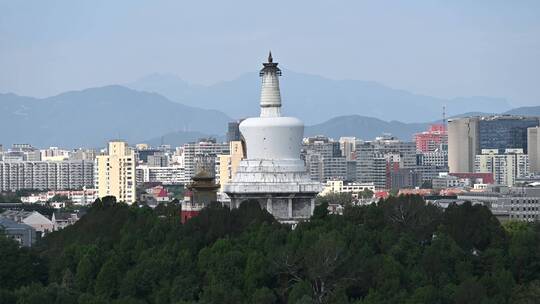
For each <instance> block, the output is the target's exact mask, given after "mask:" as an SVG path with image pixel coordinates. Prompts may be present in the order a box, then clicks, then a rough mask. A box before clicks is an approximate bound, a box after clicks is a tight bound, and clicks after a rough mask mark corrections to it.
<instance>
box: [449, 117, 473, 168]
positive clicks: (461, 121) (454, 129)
mask: <svg viewBox="0 0 540 304" xmlns="http://www.w3.org/2000/svg"><path fill="white" fill-rule="evenodd" d="M478 120H479V118H478V117H469V118H458V119H449V120H448V167H449V170H450V172H452V173H465V172H469V173H470V172H473V170H474V160H475V157H476V154H477V151H478V150H479V142H478Z"/></svg>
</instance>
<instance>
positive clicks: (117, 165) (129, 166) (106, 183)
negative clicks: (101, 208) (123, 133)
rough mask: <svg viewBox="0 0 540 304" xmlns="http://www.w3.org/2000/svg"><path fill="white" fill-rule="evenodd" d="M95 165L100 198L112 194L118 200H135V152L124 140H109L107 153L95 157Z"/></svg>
mask: <svg viewBox="0 0 540 304" xmlns="http://www.w3.org/2000/svg"><path fill="white" fill-rule="evenodd" d="M95 167H96V170H97V173H96V187H97V189H98V195H99V197H100V198H102V197H105V196H109V195H112V196H115V197H116V200H117V201H119V202H125V203H127V204H133V203H134V202H135V200H136V191H135V152H134V151H133V150H132V149H130V148H129V146H128V144H127V143H126V142H124V141H111V142H109V146H108V149H107V154H104V155H99V156H97V157H96V166H95Z"/></svg>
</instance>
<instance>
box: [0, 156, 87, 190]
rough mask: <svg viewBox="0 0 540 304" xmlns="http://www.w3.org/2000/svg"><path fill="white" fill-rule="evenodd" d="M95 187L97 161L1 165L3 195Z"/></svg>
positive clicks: (0, 163)
mask: <svg viewBox="0 0 540 304" xmlns="http://www.w3.org/2000/svg"><path fill="white" fill-rule="evenodd" d="M84 187H86V188H93V187H94V162H93V161H84V160H80V161H76V160H74V161H17V162H0V191H16V190H21V189H36V190H68V189H73V190H75V189H82V188H84Z"/></svg>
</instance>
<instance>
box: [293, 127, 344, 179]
mask: <svg viewBox="0 0 540 304" xmlns="http://www.w3.org/2000/svg"><path fill="white" fill-rule="evenodd" d="M301 158H302V159H304V161H305V163H306V169H307V171H308V173H309V175H310V178H311V180H313V181H319V182H323V183H324V182H326V181H328V180H335V179H339V180H348V179H347V178H348V177H350V176H351V175H352V173H354V172H351V171H350V165H349V166H348V162H347V159H346V157H345V156H342V150H341V149H340V143H339V142H335V141H334V140H333V139H331V138H328V137H326V136H321V135H319V136H314V137H308V138H305V139H304V140H303V144H302V150H301ZM348 168H349V170H348ZM353 180H354V179H353Z"/></svg>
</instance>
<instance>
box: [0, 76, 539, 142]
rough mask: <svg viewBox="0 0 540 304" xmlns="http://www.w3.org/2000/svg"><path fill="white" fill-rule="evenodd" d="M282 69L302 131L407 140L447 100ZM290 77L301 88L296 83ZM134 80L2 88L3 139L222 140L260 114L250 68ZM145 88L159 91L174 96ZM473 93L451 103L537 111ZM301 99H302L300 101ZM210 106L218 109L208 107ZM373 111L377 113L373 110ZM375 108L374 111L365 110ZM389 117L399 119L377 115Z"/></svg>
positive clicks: (287, 102)
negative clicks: (225, 76) (30, 90)
mask: <svg viewBox="0 0 540 304" xmlns="http://www.w3.org/2000/svg"><path fill="white" fill-rule="evenodd" d="M286 73H287V74H288V75H289V76H288V77H289V78H287V81H283V82H282V83H283V84H282V90H283V99H284V112H285V114H286V115H291V116H298V117H300V118H302V119H303V120H305V121H306V125H307V127H306V132H305V133H306V136H310V135H318V134H324V135H327V136H330V137H334V138H339V137H340V136H356V137H359V138H363V139H372V138H374V137H376V136H378V135H381V134H382V133H391V134H393V135H395V136H398V137H399V138H402V139H411V138H412V135H413V134H414V133H416V132H419V131H422V130H425V129H426V127H427V125H428V124H429V123H427V122H425V121H435V120H438V119H439V116H440V113H438V112H437V111H440V110H441V109H439V108H438V107H439V106H441V104H442V103H443V102H445V101H444V100H440V99H436V98H433V97H428V96H420V95H414V94H411V93H408V92H405V91H399V90H393V89H389V88H386V87H384V86H381V85H378V84H375V83H369V82H359V81H334V80H327V79H324V78H321V77H317V76H309V75H307V76H306V75H304V74H297V73H293V72H290V71H287V72H286ZM294 84H296V85H297V86H302V87H300V88H295V86H294ZM131 86H132V87H137V88H138V89H139V90H140V91H139V90H134V89H130V88H126V87H124V86H118V85H114V86H106V87H99V88H91V89H86V90H82V91H72V92H67V93H63V94H59V95H57V96H53V97H48V98H43V99H38V98H32V97H23V96H17V95H14V94H0V128H1V130H2V132H1V133H0V144H4V145H5V146H9V145H11V144H13V143H30V144H33V145H35V146H38V147H47V146H61V147H68V148H69V147H79V146H80V147H102V146H104V145H105V143H106V141H107V140H109V139H112V138H122V139H124V140H127V141H128V142H130V143H132V144H134V143H138V142H147V143H150V144H152V145H158V144H160V143H166V144H172V145H175V146H176V145H181V144H183V143H185V142H189V141H194V140H197V139H198V138H200V137H207V136H214V137H218V139H223V138H224V134H225V132H226V129H227V122H229V121H231V120H233V118H231V117H234V118H236V117H246V116H251V115H258V111H259V108H258V98H259V96H258V94H259V87H260V84H259V79H258V77H257V76H256V75H251V74H250V75H245V76H243V77H240V78H239V79H237V80H234V81H230V82H223V83H220V84H216V85H213V86H193V85H189V84H187V83H185V82H182V81H180V80H178V78H175V77H170V76H160V75H154V76H150V77H147V78H145V79H144V80H141V81H138V82H136V83H134V84H131ZM152 88H153V89H152ZM157 88H160V89H159V90H158V89H157ZM293 88H294V89H293ZM144 90H148V91H156V92H157V91H162V92H161V93H163V94H167V95H168V96H171V97H170V98H167V97H164V96H163V95H161V94H158V93H149V92H145V91H144ZM167 90H169V91H167ZM347 92H348V93H347ZM175 94H176V95H175ZM295 96H296V97H295ZM331 96H333V97H332V98H330V97H331ZM362 96H371V97H369V98H368V97H365V100H366V101H364V99H363V98H364V97H362ZM373 96H375V97H373ZM171 98H174V99H176V100H179V101H182V102H183V103H180V102H178V101H172V100H171ZM341 98H342V99H341ZM473 99H474V100H476V101H475V103H480V104H481V103H487V104H489V103H490V102H491V103H493V106H491V107H490V106H486V107H484V108H482V107H481V106H478V105H475V104H474V103H473V102H465V101H466V100H467V99H459V100H454V101H453V102H456V104H458V103H463V106H462V108H461V110H462V112H468V113H466V115H476V114H479V112H470V111H476V110H483V111H482V113H484V112H489V113H508V114H522V115H539V116H540V107H522V108H516V109H511V110H508V111H503V110H500V109H506V107H507V103H506V102H505V101H504V100H499V99H489V98H476V97H475V98H473ZM299 100H304V101H306V102H305V103H303V104H302V103H301V102H298V101H299ZM293 101H294V102H293ZM308 101H309V102H308ZM368 105H369V106H368ZM212 106H215V107H216V109H218V110H214V109H211V107H212ZM220 110H221V111H220ZM378 111H380V115H376V114H377V112H378ZM400 111H401V112H402V113H401V114H400ZM430 111H431V112H433V115H431V114H429V113H430ZM366 113H371V114H369V115H367V114H366ZM450 113H451V112H450ZM343 114H346V115H343ZM310 115H311V116H313V117H311V116H310ZM372 115H373V116H375V117H377V118H374V117H370V116H372ZM464 115H465V114H464ZM393 116H396V117H398V118H400V119H394V120H392V119H388V118H387V119H386V120H383V119H381V117H393ZM411 116H412V117H416V118H417V119H418V120H417V121H424V122H423V123H418V122H403V121H410V120H411ZM310 121H311V122H313V123H310Z"/></svg>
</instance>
